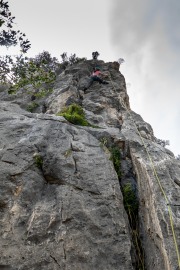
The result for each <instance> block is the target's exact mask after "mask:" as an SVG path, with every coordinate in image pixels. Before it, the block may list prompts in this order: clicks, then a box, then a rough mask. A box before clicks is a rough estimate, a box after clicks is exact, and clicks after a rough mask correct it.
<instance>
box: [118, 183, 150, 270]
mask: <svg viewBox="0 0 180 270" xmlns="http://www.w3.org/2000/svg"><path fill="white" fill-rule="evenodd" d="M122 194H123V202H124V208H125V210H126V212H127V215H128V219H129V223H130V228H131V236H132V241H133V245H134V248H135V251H136V254H135V257H136V259H135V261H136V264H135V269H136V270H145V262H144V251H143V248H142V245H141V239H140V236H139V217H138V210H139V202H138V196H137V192H136V190H135V188H134V186H133V185H132V183H127V184H125V185H124V186H123V187H122Z"/></svg>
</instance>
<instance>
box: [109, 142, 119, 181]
mask: <svg viewBox="0 0 180 270" xmlns="http://www.w3.org/2000/svg"><path fill="white" fill-rule="evenodd" d="M109 151H110V153H111V157H110V160H112V162H113V164H114V168H115V171H116V173H117V175H118V178H119V179H120V178H121V152H120V150H119V148H118V147H117V146H113V147H111V148H109Z"/></svg>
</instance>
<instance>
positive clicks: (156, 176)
mask: <svg viewBox="0 0 180 270" xmlns="http://www.w3.org/2000/svg"><path fill="white" fill-rule="evenodd" d="M109 78H110V81H111V84H112V87H113V89H114V90H115V91H116V88H115V86H114V84H113V81H112V78H111V74H110V73H109ZM120 103H121V105H122V107H123V108H124V109H125V110H126V111H127V112H128V114H129V116H130V118H131V121H132V122H133V124H134V126H135V128H136V130H137V132H138V134H139V136H140V139H141V141H142V144H143V146H144V148H145V150H146V153H147V156H148V159H149V161H150V166H151V169H152V172H153V174H154V176H155V179H156V180H157V182H158V185H159V187H160V190H161V192H162V194H163V196H164V199H165V201H166V204H167V207H168V214H169V220H170V227H171V231H172V235H173V240H174V245H175V250H176V254H177V259H178V266H179V269H180V253H179V249H178V244H177V238H176V234H175V231H174V222H173V216H172V209H171V207H170V202H169V200H168V197H167V195H166V192H165V190H164V188H163V186H162V184H161V181H160V179H159V176H158V174H157V171H156V168H155V164H154V161H153V159H152V158H151V156H150V153H149V151H148V149H147V147H146V144H145V141H144V139H143V137H142V135H141V133H140V131H139V130H138V127H137V125H136V122H135V120H134V118H133V116H132V114H131V111H130V110H129V109H128V108H127V106H126V104H125V102H124V100H123V98H122V97H120Z"/></svg>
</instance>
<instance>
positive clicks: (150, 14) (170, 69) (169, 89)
mask: <svg viewBox="0 0 180 270" xmlns="http://www.w3.org/2000/svg"><path fill="white" fill-rule="evenodd" d="M9 4H10V9H11V11H12V13H13V15H14V16H15V17H16V22H17V27H18V28H19V29H20V30H21V31H24V32H25V33H26V35H27V37H28V38H29V40H30V41H31V44H32V48H31V50H30V51H29V54H30V55H35V54H38V53H39V52H42V51H43V50H48V51H49V52H50V53H51V54H52V55H53V56H57V57H59V56H60V54H62V53H63V52H67V53H68V54H69V55H70V54H71V53H76V55H77V56H79V57H87V58H88V59H90V58H91V53H92V52H93V51H98V52H99V53H100V58H99V59H102V60H104V61H115V60H117V59H118V58H120V57H122V58H124V59H125V63H124V64H123V65H122V66H121V72H122V73H123V75H124V76H125V79H126V83H127V85H128V94H129V96H130V104H131V109H132V110H134V111H135V112H137V113H139V114H140V115H141V116H142V117H143V119H144V120H145V121H146V122H148V123H150V124H151V125H152V127H153V130H154V134H155V136H156V137H157V138H159V139H164V140H170V147H169V148H170V149H171V150H172V151H173V152H174V154H175V155H178V154H180V143H179V138H180V125H179V118H180V106H179V102H180V89H179V88H180V87H179V85H180V81H179V78H180V15H179V14H180V2H179V0H171V1H170V0H133V1H132V0H131V1H130V0H126V1H124V0H99V1H95V0H91V1H85V0H76V1H72V0H66V1H64V0H51V1H46V0H26V1H25V0H9ZM11 52H13V53H14V52H15V50H14V49H13V50H12V49H11V50H9V53H11Z"/></svg>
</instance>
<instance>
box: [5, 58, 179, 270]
mask: <svg viewBox="0 0 180 270" xmlns="http://www.w3.org/2000/svg"><path fill="white" fill-rule="evenodd" d="M96 64H98V65H100V66H101V67H102V69H103V71H105V72H107V71H108V72H109V74H110V76H109V77H107V78H106V80H107V81H108V82H109V84H108V85H100V84H98V83H97V82H94V83H93V85H92V86H91V88H89V89H88V90H87V92H86V94H84V92H83V88H84V87H85V86H86V85H87V83H88V80H89V75H90V73H91V71H92V68H93V67H94V66H95V65H96ZM0 98H1V102H0V175H1V177H0V194H1V196H0V216H1V229H0V234H1V241H0V254H1V258H0V266H2V265H5V266H6V268H7V269H13V270H14V269H20V270H22V269H23V270H26V269H31V270H32V269H34V270H39V269H47V270H51V269H64V270H65V269H66V270H77V269H78V270H81V269H83V270H94V269H97V270H98V269H99V270H101V269H104V270H115V269H118V270H119V269H121V270H130V269H139V268H137V265H136V255H135V249H136V247H135V246H134V244H133V243H132V236H131V234H130V231H131V230H130V226H129V223H128V218H127V214H126V212H125V210H124V206H123V197H122V193H121V189H120V185H121V186H123V185H124V184H126V183H129V182H130V183H133V185H134V186H135V189H136V191H137V194H138V199H139V214H138V215H139V225H140V229H139V235H140V239H141V245H142V248H143V250H144V260H145V266H144V267H145V268H144V269H147V270H152V269H156V270H162V269H165V270H175V269H177V267H178V260H177V253H176V249H175V244H174V240H173V235H172V229H171V226H170V220H169V213H168V207H171V208H170V209H171V211H172V217H173V224H174V230H175V235H176V239H177V243H178V245H179V243H180V241H179V240H180V212H179V207H180V162H179V161H178V160H176V159H175V158H174V155H173V153H171V152H170V151H169V150H167V149H165V148H164V147H162V146H161V145H159V144H158V143H157V139H156V137H155V136H154V134H153V130H152V128H151V126H150V125H149V124H148V123H146V122H144V121H143V119H142V117H141V116H139V115H138V114H136V113H134V112H133V111H131V110H130V104H129V98H128V95H127V92H126V85H125V80H124V77H123V75H122V74H121V73H120V72H119V65H118V63H116V62H114V63H104V62H103V61H94V60H91V61H90V60H89V61H85V62H81V63H78V64H75V65H72V66H69V67H67V68H66V70H65V71H63V72H61V73H60V74H59V75H58V76H57V79H56V81H55V82H54V85H53V92H52V93H49V94H48V95H47V96H46V97H43V98H42V99H39V100H37V101H36V102H37V103H38V104H39V106H38V107H37V108H36V109H35V110H34V111H35V112H36V113H30V112H27V111H25V110H24V109H26V108H27V107H28V106H29V104H30V103H31V98H30V96H27V94H26V93H23V89H21V90H20V91H19V92H18V93H17V94H16V95H13V96H9V95H8V94H7V92H6V90H2V91H1V92H0ZM72 103H77V104H80V105H82V107H83V108H84V111H85V114H86V118H87V120H88V122H89V123H91V124H92V125H94V126H96V128H92V127H81V126H75V125H73V124H70V123H68V122H67V121H66V120H65V119H64V118H63V117H58V116H55V114H56V113H57V112H59V111H61V110H62V108H63V107H64V106H67V105H70V104H72ZM42 112H45V113H42ZM129 112H130V113H129ZM132 118H133V120H132ZM142 139H143V141H142ZM144 144H145V146H144ZM113 145H115V146H116V147H118V148H119V150H120V152H121V156H122V161H121V168H122V172H123V173H122V176H121V178H120V179H118V177H117V174H116V172H115V169H114V166H113V163H112V161H111V159H110V152H109V150H108V148H107V147H112V146H113ZM146 150H148V153H149V154H150V156H151V158H152V159H151V160H153V166H154V168H155V170H156V172H157V175H158V179H157V178H156V177H155V173H154V169H152V162H151V161H150V160H149V156H148V154H147V151H146ZM119 180H120V183H119ZM158 181H160V183H161V185H162V187H163V190H164V192H165V194H166V196H167V200H168V203H167V200H165V197H164V195H163V193H162V188H160V186H159V184H158Z"/></svg>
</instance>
